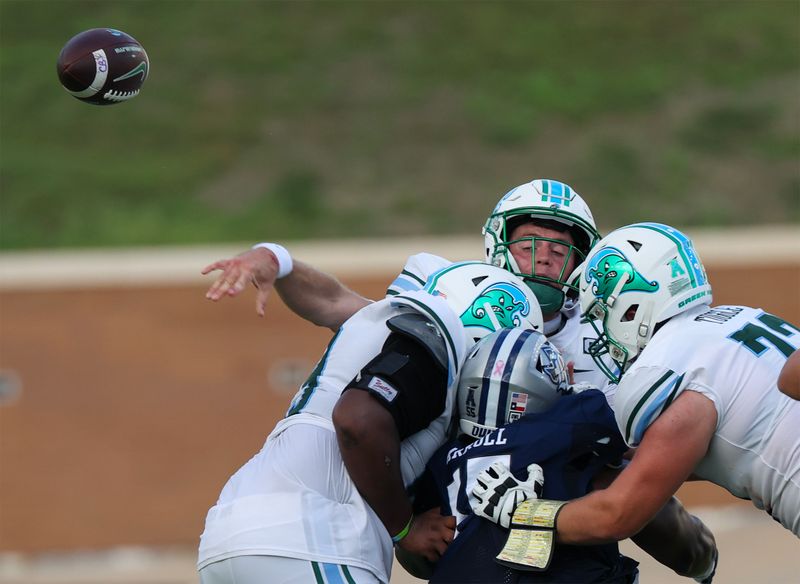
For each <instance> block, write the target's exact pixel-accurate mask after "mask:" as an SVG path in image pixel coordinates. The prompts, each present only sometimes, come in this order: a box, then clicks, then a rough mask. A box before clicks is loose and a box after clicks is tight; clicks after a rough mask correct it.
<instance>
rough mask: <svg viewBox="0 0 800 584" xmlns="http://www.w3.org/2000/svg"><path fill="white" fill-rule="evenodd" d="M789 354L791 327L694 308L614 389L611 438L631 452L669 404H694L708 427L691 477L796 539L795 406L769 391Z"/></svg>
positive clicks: (798, 465) (799, 475)
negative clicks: (692, 396) (693, 398)
mask: <svg viewBox="0 0 800 584" xmlns="http://www.w3.org/2000/svg"><path fill="white" fill-rule="evenodd" d="M798 345H800V331H799V330H798V329H797V328H796V327H794V326H793V325H791V324H789V323H786V322H784V321H782V320H781V319H779V318H777V317H775V316H772V315H770V314H768V313H765V312H764V311H763V310H760V309H754V308H747V307H743V306H718V307H716V308H713V309H712V308H709V307H707V306H698V307H696V308H694V309H692V310H690V311H687V312H685V313H683V314H680V315H678V316H676V317H673V318H672V319H671V320H670V321H668V322H667V323H666V324H665V325H664V326H663V327H662V328H661V329H660V330H659V331H658V332H657V333H656V334H655V335H653V338H652V340H651V341H650V343H648V345H647V346H646V347H645V348H644V350H643V351H642V352H641V354H640V355H639V357H638V358H637V359H636V361H634V363H633V364H632V365H631V367H630V369H629V370H628V371H627V372H626V373H625V374H624V375H623V377H622V380H621V381H620V383H619V385H618V386H617V393H616V398H615V399H616V408H615V412H616V417H617V423H618V424H619V428H620V432H621V433H622V435H623V437H624V438H625V440H626V441H627V442H628V444H630V445H631V446H636V445H638V444H639V443H640V441H641V440H642V436H643V435H644V433H645V431H646V430H647V428H648V427H649V426H650V424H652V423H653V422H654V421H655V420H656V419H657V418H658V416H659V415H660V414H661V412H662V411H664V409H665V408H666V407H668V406H669V404H670V403H672V401H673V400H674V399H675V398H676V397H677V396H678V395H680V394H681V393H682V392H684V391H696V392H698V393H701V394H703V395H704V396H706V397H707V398H708V399H710V400H711V401H712V402H714V406H715V408H716V410H717V427H716V431H715V433H714V436H713V437H712V439H711V443H710V446H709V449H708V452H707V453H706V455H705V456H704V457H703V458H702V459H701V460H700V462H699V464H698V465H697V467H696V468H695V471H694V474H695V475H696V476H697V477H699V478H702V479H705V480H708V481H711V482H713V483H716V484H718V485H720V486H721V487H724V488H725V489H727V490H728V491H730V492H731V493H732V494H733V495H735V496H737V497H740V498H743V499H751V500H752V501H753V504H754V505H755V506H756V507H758V508H759V509H764V510H766V511H767V512H768V513H770V514H771V515H772V516H773V517H774V518H775V519H776V520H778V521H779V522H780V523H781V524H783V525H784V526H785V527H786V528H788V529H790V530H792V532H794V534H795V535H800V402H797V401H795V400H793V399H791V398H790V397H788V396H786V395H784V394H783V393H781V392H780V391H779V390H778V389H777V385H776V383H777V378H778V374H779V372H780V370H781V367H782V366H783V364H784V363H785V361H786V357H787V356H788V355H789V354H790V353H791V352H792V351H793V350H794V349H795V348H796V347H797V346H798Z"/></svg>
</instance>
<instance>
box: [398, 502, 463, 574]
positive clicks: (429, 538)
mask: <svg viewBox="0 0 800 584" xmlns="http://www.w3.org/2000/svg"><path fill="white" fill-rule="evenodd" d="M455 533H456V518H455V517H453V516H452V515H447V516H445V515H442V513H441V509H440V508H439V507H436V508H434V509H429V510H428V511H425V513H420V514H419V515H417V516H415V517H414V521H413V522H412V523H411V529H410V530H409V532H408V535H407V536H405V537H404V538H403V539H401V540H400V542H399V543H398V544H397V546H398V547H401V548H403V549H404V550H405V551H407V552H409V553H411V554H416V555H418V556H422V557H424V558H425V559H426V560H428V561H429V562H437V561H438V560H439V558H440V557H442V554H443V553H444V551H445V550H446V549H447V546H448V545H450V542H451V541H453V538H454V537H455Z"/></svg>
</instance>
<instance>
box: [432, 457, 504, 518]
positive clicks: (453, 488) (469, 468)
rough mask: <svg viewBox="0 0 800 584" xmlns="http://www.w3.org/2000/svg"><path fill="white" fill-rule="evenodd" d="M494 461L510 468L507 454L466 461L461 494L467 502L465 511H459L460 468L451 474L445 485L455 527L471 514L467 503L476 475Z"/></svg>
mask: <svg viewBox="0 0 800 584" xmlns="http://www.w3.org/2000/svg"><path fill="white" fill-rule="evenodd" d="M496 461H500V462H502V463H503V464H504V465H505V466H506V468H511V456H510V455H508V454H498V455H495V456H481V457H480V458H471V459H469V460H467V464H466V475H467V476H466V481H465V483H464V487H463V492H464V496H466V500H467V509H459V508H458V501H459V492H461V491H462V485H461V468H457V469H456V471H455V472H454V473H453V480H452V482H451V483H450V484H449V485H447V495H448V499H450V510H451V511H452V513H453V515H455V516H456V525H459V524H460V523H461V522H462V521H463V520H464V518H465V517H466V516H467V515H471V514H472V507H471V506H470V505H469V501H470V499H471V498H472V489H473V487H474V486H475V485H476V484H477V482H478V475H479V474H480V473H481V472H483V471H484V470H486V469H487V468H489V467H490V466H492V464H493V463H494V462H496Z"/></svg>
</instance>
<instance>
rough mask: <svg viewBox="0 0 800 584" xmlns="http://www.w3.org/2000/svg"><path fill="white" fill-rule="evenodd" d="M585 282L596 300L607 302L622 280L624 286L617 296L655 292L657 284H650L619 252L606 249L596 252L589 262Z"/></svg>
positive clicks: (614, 249)
mask: <svg viewBox="0 0 800 584" xmlns="http://www.w3.org/2000/svg"><path fill="white" fill-rule="evenodd" d="M585 278H586V282H588V283H590V284H591V285H592V292H593V293H594V295H595V297H596V298H602V299H603V300H605V301H608V299H609V296H611V294H612V293H613V292H614V290H615V289H616V288H617V286H619V281H620V280H621V279H623V278H624V282H625V283H624V284H623V285H622V287H621V288H620V289H619V292H618V294H622V293H624V292H634V291H638V292H655V291H657V290H658V288H659V285H658V282H650V281H648V280H647V279H646V278H645V277H644V276H642V275H641V274H640V273H639V272H637V271H636V270H635V269H634V267H633V266H632V265H631V262H630V261H629V260H628V258H626V257H625V254H623V253H622V252H621V251H619V250H618V249H616V248H613V247H607V248H605V249H602V250H600V251H599V252H597V253H596V254H595V255H594V257H592V258H591V260H590V261H589V265H588V266H586V271H585Z"/></svg>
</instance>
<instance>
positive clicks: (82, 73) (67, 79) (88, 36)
mask: <svg viewBox="0 0 800 584" xmlns="http://www.w3.org/2000/svg"><path fill="white" fill-rule="evenodd" d="M56 68H57V70H58V79H59V81H61V85H62V86H64V89H66V90H67V91H68V92H69V93H70V94H71V95H72V96H73V97H76V98H78V99H80V100H81V101H85V102H87V103H92V104H95V105H114V104H116V103H122V102H123V101H128V100H129V99H133V98H134V97H136V96H137V95H139V91H140V90H141V88H142V84H143V83H144V81H145V79H147V75H148V74H149V73H150V61H149V59H148V58H147V53H146V52H145V50H144V47H142V45H140V44H139V42H138V41H137V40H136V39H135V38H133V37H132V36H130V35H128V34H125V33H124V32H122V31H120V30H115V29H113V28H93V29H90V30H86V31H84V32H82V33H80V34H77V35H75V36H74V37H72V38H71V39H70V40H69V41H68V42H67V44H66V45H64V48H63V49H61V54H60V55H59V56H58V63H57V65H56Z"/></svg>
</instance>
